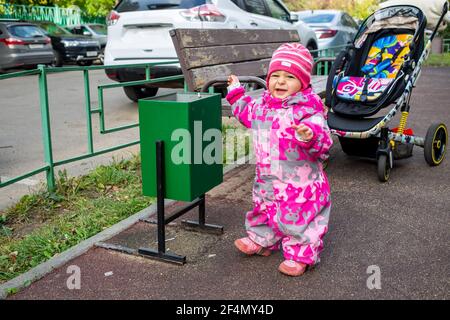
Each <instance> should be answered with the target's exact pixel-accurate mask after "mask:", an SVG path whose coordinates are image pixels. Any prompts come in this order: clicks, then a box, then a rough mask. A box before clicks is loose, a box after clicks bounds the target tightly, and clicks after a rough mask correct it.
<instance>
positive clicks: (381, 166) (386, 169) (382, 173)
mask: <svg viewBox="0 0 450 320" xmlns="http://www.w3.org/2000/svg"><path fill="white" fill-rule="evenodd" d="M392 167H393V154H392V150H391V149H389V153H388V154H380V156H379V157H378V179H379V180H380V181H381V182H386V181H388V180H389V177H390V175H391V168H392Z"/></svg>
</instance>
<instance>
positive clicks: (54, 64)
mask: <svg viewBox="0 0 450 320" xmlns="http://www.w3.org/2000/svg"><path fill="white" fill-rule="evenodd" d="M53 54H54V55H55V59H54V60H53V62H52V64H51V66H52V67H61V66H62V65H63V59H62V55H61V53H60V52H59V51H56V50H53Z"/></svg>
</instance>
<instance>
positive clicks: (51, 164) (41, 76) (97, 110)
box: [0, 48, 342, 191]
mask: <svg viewBox="0 0 450 320" xmlns="http://www.w3.org/2000/svg"><path fill="white" fill-rule="evenodd" d="M341 49H342V48H335V49H334V50H327V52H326V54H328V55H329V57H333V56H334V55H335V54H336V53H338V52H339V51H340V50H341ZM313 55H316V56H317V58H316V60H317V61H318V62H317V66H316V67H317V70H320V73H317V74H319V75H326V74H328V69H329V65H330V62H329V61H328V60H329V59H328V57H325V53H324V52H322V51H321V50H316V51H314V52H313ZM319 57H320V58H319ZM322 58H327V59H328V60H324V61H321V60H320V59H322ZM177 63H179V61H178V60H173V61H168V62H164V63H145V64H127V65H114V66H90V67H60V68H50V67H46V66H43V65H40V66H39V67H38V69H35V70H29V71H20V72H14V73H10V74H4V75H0V80H3V79H11V78H17V77H22V76H28V75H38V88H39V100H40V112H41V124H42V142H43V145H44V161H45V166H42V167H40V168H36V169H34V170H32V171H30V172H26V173H24V174H22V175H20V176H17V177H14V178H11V179H9V180H7V181H0V188H3V187H6V186H8V185H11V184H13V183H16V182H19V181H21V180H23V179H26V178H29V177H31V176H34V175H36V174H39V173H42V172H45V173H46V180H47V188H48V190H49V191H51V190H54V188H55V168H56V167H58V166H61V165H65V164H68V163H71V162H75V161H79V160H83V159H86V158H90V157H94V156H97V155H101V154H104V153H108V152H112V151H116V150H119V149H122V148H126V147H130V146H133V145H136V144H138V143H139V140H137V141H131V142H129V143H126V144H121V145H117V146H114V147H111V148H107V149H101V150H95V149H94V141H93V128H92V120H93V119H92V116H93V115H94V114H98V115H99V127H100V133H101V134H108V133H112V132H117V131H121V130H126V129H130V128H134V127H137V126H138V125H139V124H138V123H133V124H128V125H124V126H120V127H114V128H107V126H106V123H105V108H104V93H105V90H108V89H112V88H118V87H126V86H138V85H143V84H148V83H158V82H165V81H174V80H181V79H184V76H183V75H178V76H170V77H160V78H154V79H151V77H150V75H151V68H152V67H153V66H155V65H168V64H177ZM117 68H145V74H146V77H145V80H140V81H130V82H122V83H109V84H102V85H99V86H98V87H97V94H98V106H94V107H93V106H92V104H91V94H90V82H89V72H90V71H93V70H105V69H117ZM59 72H82V73H83V80H84V95H85V97H84V104H85V109H86V115H87V116H86V130H87V147H88V148H87V149H88V152H87V153H85V154H82V155H79V156H76V157H73V158H69V159H63V160H59V161H55V160H54V158H53V145H52V131H51V126H50V118H51V115H50V110H49V98H48V86H47V77H48V74H51V73H59ZM185 91H187V88H186V86H185Z"/></svg>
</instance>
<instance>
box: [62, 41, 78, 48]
mask: <svg viewBox="0 0 450 320" xmlns="http://www.w3.org/2000/svg"><path fill="white" fill-rule="evenodd" d="M61 43H62V44H63V45H64V46H65V47H76V46H78V45H80V43H79V42H78V41H69V40H62V41H61Z"/></svg>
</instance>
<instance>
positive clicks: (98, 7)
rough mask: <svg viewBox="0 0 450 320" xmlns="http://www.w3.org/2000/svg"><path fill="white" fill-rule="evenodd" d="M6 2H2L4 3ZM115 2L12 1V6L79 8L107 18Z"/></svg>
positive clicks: (105, 0)
mask: <svg viewBox="0 0 450 320" xmlns="http://www.w3.org/2000/svg"><path fill="white" fill-rule="evenodd" d="M2 1H4V0H0V3H2ZM115 2H116V1H115V0H11V1H8V3H10V4H22V5H32V6H58V7H61V8H69V7H78V8H79V9H80V10H81V11H83V12H84V13H86V14H87V15H89V16H106V15H107V14H108V12H109V11H111V9H112V8H113V7H114V4H115Z"/></svg>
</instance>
